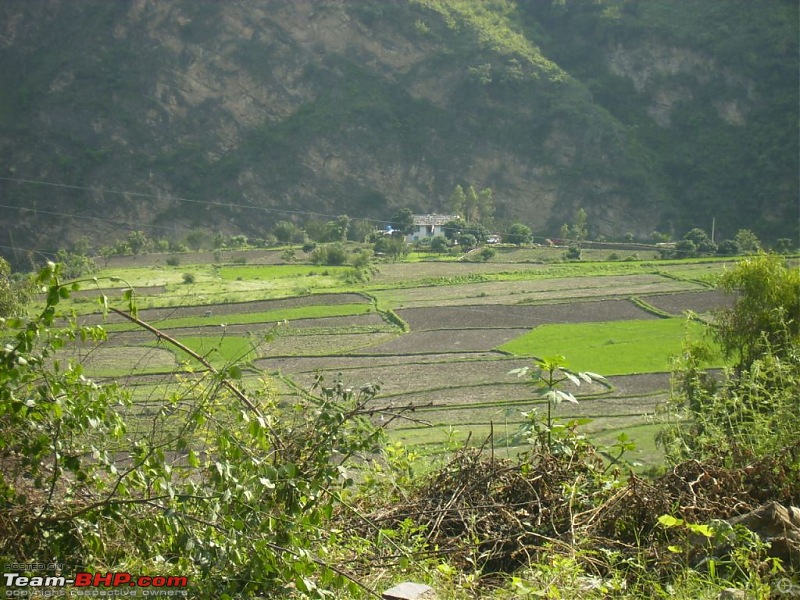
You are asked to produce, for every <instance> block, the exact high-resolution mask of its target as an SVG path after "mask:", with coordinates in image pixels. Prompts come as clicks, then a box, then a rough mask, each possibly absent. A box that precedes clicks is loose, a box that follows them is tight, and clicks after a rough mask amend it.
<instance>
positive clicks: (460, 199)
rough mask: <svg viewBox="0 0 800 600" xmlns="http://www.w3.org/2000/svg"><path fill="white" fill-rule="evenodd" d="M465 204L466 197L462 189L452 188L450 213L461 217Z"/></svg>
mask: <svg viewBox="0 0 800 600" xmlns="http://www.w3.org/2000/svg"><path fill="white" fill-rule="evenodd" d="M466 202H467V196H466V195H465V194H464V188H462V187H461V186H460V185H457V186H456V187H455V188H453V193H452V194H450V211H451V212H452V213H453V214H454V215H463V214H464V205H465V204H466Z"/></svg>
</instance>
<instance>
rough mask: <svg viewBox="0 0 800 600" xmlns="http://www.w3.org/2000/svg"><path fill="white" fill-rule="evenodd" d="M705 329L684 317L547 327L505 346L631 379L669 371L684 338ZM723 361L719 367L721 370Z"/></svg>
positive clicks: (515, 351) (519, 352) (579, 368)
mask: <svg viewBox="0 0 800 600" xmlns="http://www.w3.org/2000/svg"><path fill="white" fill-rule="evenodd" d="M704 331H705V328H704V326H703V325H700V324H699V323H694V322H690V321H686V320H684V319H678V318H674V319H660V320H657V321H656V320H643V321H606V322H602V323H581V324H579V323H576V324H571V323H570V324H559V325H541V326H539V327H537V328H535V329H533V330H532V331H529V332H528V333H526V334H524V335H521V336H520V337H518V338H515V339H513V340H511V341H509V342H506V343H505V344H503V345H502V346H500V347H499V350H502V351H504V352H510V353H511V354H515V355H517V356H537V357H546V356H556V355H559V354H560V355H562V356H565V357H567V361H568V366H569V367H570V368H572V369H575V370H577V371H594V372H596V373H601V374H602V375H631V374H634V373H658V372H663V371H669V370H670V368H671V364H670V362H671V358H672V356H673V355H674V354H675V353H677V352H678V351H679V350H680V349H681V345H682V342H683V340H684V337H687V336H688V337H689V338H690V339H696V340H699V339H700V338H702V337H703V334H704ZM722 364H723V363H722V359H721V358H719V359H717V362H716V363H715V364H714V365H713V366H721V365H722Z"/></svg>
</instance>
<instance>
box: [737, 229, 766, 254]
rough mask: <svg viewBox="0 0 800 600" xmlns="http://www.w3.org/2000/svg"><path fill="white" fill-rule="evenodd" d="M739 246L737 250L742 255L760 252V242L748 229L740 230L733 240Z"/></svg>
mask: <svg viewBox="0 0 800 600" xmlns="http://www.w3.org/2000/svg"><path fill="white" fill-rule="evenodd" d="M733 239H734V240H735V241H736V243H737V244H738V245H739V250H740V251H741V252H742V253H744V254H755V253H756V252H758V251H759V250H761V242H760V241H759V240H758V238H757V237H756V234H755V233H753V232H752V231H750V230H749V229H740V230H739V231H737V232H736V237H734V238H733Z"/></svg>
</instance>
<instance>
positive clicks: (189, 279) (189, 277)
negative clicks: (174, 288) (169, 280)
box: [183, 273, 197, 284]
mask: <svg viewBox="0 0 800 600" xmlns="http://www.w3.org/2000/svg"><path fill="white" fill-rule="evenodd" d="M196 279H197V278H196V276H195V274H194V273H184V274H183V283H186V284H192V283H194V282H195V281H196Z"/></svg>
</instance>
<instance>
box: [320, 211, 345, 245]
mask: <svg viewBox="0 0 800 600" xmlns="http://www.w3.org/2000/svg"><path fill="white" fill-rule="evenodd" d="M349 229H350V217H348V216H347V215H339V216H338V217H336V220H334V221H328V236H327V240H326V241H329V242H345V241H347V232H348V231H349Z"/></svg>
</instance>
